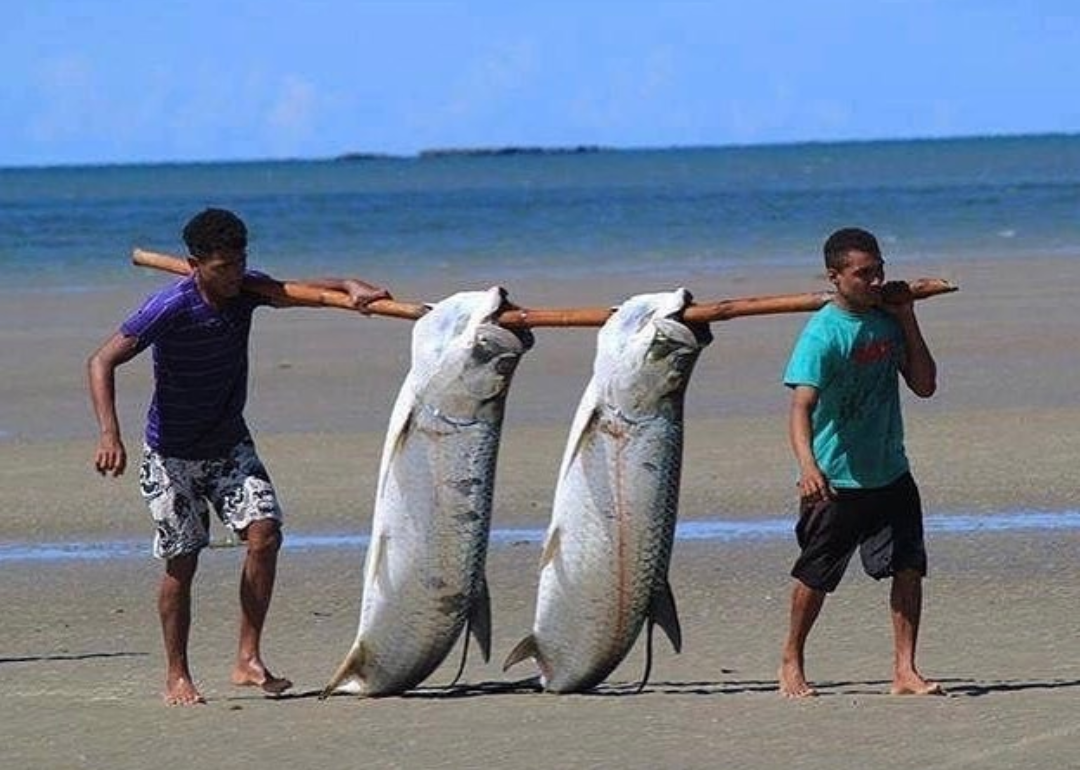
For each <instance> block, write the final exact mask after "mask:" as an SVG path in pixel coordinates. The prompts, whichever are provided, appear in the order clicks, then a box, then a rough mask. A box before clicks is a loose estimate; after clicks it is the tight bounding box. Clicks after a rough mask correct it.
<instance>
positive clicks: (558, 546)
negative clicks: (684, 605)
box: [503, 289, 712, 692]
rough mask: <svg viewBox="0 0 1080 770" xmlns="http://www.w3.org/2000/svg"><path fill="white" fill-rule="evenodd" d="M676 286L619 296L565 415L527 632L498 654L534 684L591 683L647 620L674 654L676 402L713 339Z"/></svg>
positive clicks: (557, 687) (571, 688) (578, 687)
mask: <svg viewBox="0 0 1080 770" xmlns="http://www.w3.org/2000/svg"><path fill="white" fill-rule="evenodd" d="M689 302H690V295H689V293H688V292H687V291H686V290H685V289H678V290H676V291H673V292H669V293H663V294H644V295H639V296H637V297H633V298H631V299H629V300H627V301H626V302H625V303H623V305H622V306H620V307H619V309H618V310H617V311H616V313H615V314H614V315H612V317H611V318H609V319H608V321H607V323H605V324H604V326H603V328H602V329H601V330H600V334H599V336H598V342H597V353H596V359H595V363H594V366H593V376H592V379H591V381H590V382H589V384H588V386H587V388H586V390H585V394H584V395H583V397H582V400H581V403H580V405H579V407H578V411H577V414H576V415H575V416H574V422H573V426H572V428H571V431H570V437H569V441H568V443H567V446H566V451H565V453H564V455H563V460H562V466H561V468H560V470H559V480H558V484H557V486H556V490H555V501H554V508H553V511H552V519H551V524H550V526H549V528H548V532H547V538H546V541H545V543H544V549H543V556H542V558H541V570H540V586H539V591H538V596H537V602H536V615H535V619H534V621H533V628H532V633H531V634H530V635H529V636H527V637H525V639H523V640H522V641H521V642H520V643H519V644H518V645H517V647H515V648H514V650H513V651H512V652H511V653H510V655H509V656H508V657H507V660H506V663H505V665H504V667H503V668H504V670H505V669H506V668H509V667H510V666H512V665H514V664H515V663H517V662H519V661H521V660H524V659H526V658H533V659H534V660H535V661H536V663H537V665H538V666H539V669H540V681H541V684H542V686H543V687H544V689H546V690H549V691H552V692H579V691H582V690H587V689H590V688H592V687H595V686H596V685H598V684H599V683H600V682H602V681H603V680H604V679H605V678H607V676H608V675H609V674H610V673H611V672H612V671H613V670H614V669H615V667H616V666H618V665H619V663H620V662H621V661H622V660H623V658H625V657H626V654H627V653H628V652H629V651H630V648H631V647H632V646H633V644H634V641H635V640H636V639H637V637H638V635H639V633H640V631H641V628H642V625H643V624H644V623H645V622H646V621H648V633H647V637H648V642H649V649H648V650H647V654H646V658H647V663H646V672H645V675H644V678H643V680H642V686H644V683H645V681H646V680H647V679H648V666H649V665H650V664H651V638H652V627H653V625H654V624H659V625H660V626H661V628H663V629H664V631H665V632H666V633H667V635H668V637H669V639H670V640H671V642H672V645H673V646H674V647H675V650H676V651H678V650H679V649H680V647H681V644H682V641H681V632H680V629H679V620H678V615H677V613H676V610H675V602H674V597H673V596H672V593H671V587H670V586H669V585H668V579H667V574H668V564H669V561H670V556H671V545H672V540H673V539H674V535H675V518H676V512H677V508H678V497H679V473H680V466H681V461H682V445H683V400H684V394H685V392H686V385H687V382H688V380H689V378H690V374H691V371H692V370H693V366H694V363H695V362H696V361H697V358H698V354H699V353H700V352H701V350H702V349H703V348H704V347H705V345H707V344H708V343H709V342H710V341H711V339H712V335H711V334H710V332H709V329H708V326H700V327H694V328H692V327H690V326H687V325H686V324H684V323H682V322H681V321H679V320H677V318H678V317H679V316H680V314H681V313H682V311H683V309H684V308H685V307H686V305H687V304H688V303H689Z"/></svg>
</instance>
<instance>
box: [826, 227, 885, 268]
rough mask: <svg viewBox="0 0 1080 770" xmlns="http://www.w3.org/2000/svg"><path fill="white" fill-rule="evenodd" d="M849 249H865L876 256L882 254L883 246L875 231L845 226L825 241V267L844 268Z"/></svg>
mask: <svg viewBox="0 0 1080 770" xmlns="http://www.w3.org/2000/svg"><path fill="white" fill-rule="evenodd" d="M849 251H865V252H866V253H867V254H873V255H874V256H875V257H880V256H881V247H880V246H878V242H877V238H875V237H874V235H873V233H870V232H868V231H867V230H863V229H861V228H858V227H845V228H843V229H840V230H837V231H836V232H834V233H833V234H832V235H830V236H829V238H828V240H827V241H825V248H824V252H825V267H827V268H829V269H830V270H843V269H844V265H846V264H847V255H848V252H849Z"/></svg>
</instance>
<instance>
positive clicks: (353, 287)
mask: <svg viewBox="0 0 1080 770" xmlns="http://www.w3.org/2000/svg"><path fill="white" fill-rule="evenodd" d="M343 285H344V287H345V291H347V292H348V293H349V301H350V302H352V305H353V307H355V308H356V309H357V310H359V311H360V312H361V313H363V314H364V315H370V313H371V311H370V310H368V305H370V304H371V303H372V302H374V301H375V300H379V299H393V297H392V296H390V292H388V291H387V290H386V289H383V288H381V287H379V286H374V285H372V284H370V283H367V282H366V281H360V280H357V279H355V278H347V279H346V280H345V281H343Z"/></svg>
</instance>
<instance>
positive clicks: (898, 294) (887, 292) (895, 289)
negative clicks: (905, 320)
mask: <svg viewBox="0 0 1080 770" xmlns="http://www.w3.org/2000/svg"><path fill="white" fill-rule="evenodd" d="M914 304H915V295H914V293H912V291H911V287H910V286H908V284H907V281H888V282H886V283H885V285H884V286H882V287H881V309H882V310H884V311H885V312H887V313H891V314H892V315H900V314H901V313H909V312H911V311H912V310H913V309H914Z"/></svg>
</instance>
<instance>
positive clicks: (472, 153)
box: [0, 131, 1080, 171]
mask: <svg viewBox="0 0 1080 770" xmlns="http://www.w3.org/2000/svg"><path fill="white" fill-rule="evenodd" d="M1052 138H1080V131H1046V132H1021V133H984V134H948V135H923V136H908V137H900V136H896V137H878V138H850V139H798V140H790V141H774V142H756V143H755V142H748V143H738V142H736V143H729V144H667V145H604V144H584V143H582V144H551V145H546V144H492V145H460V146H442V147H428V148H422V149H419V150H416V151H415V152H411V153H393V152H379V151H367V150H345V151H342V152H340V153H337V154H335V155H318V156H308V157H305V156H280V157H249V158H243V157H236V158H217V159H211V158H204V159H190V160H168V159H164V160H122V161H63V162H57V163H27V164H19V163H14V164H8V163H0V171H38V170H50V169H92V168H130V167H136V166H138V167H156V166H217V165H222V166H227V165H238V166H239V165H254V164H262V163H280V164H286V163H363V162H383V161H390V162H401V161H409V162H416V161H426V162H430V161H432V160H440V159H443V158H446V157H454V156H465V157H505V156H518V155H575V154H582V155H592V154H599V153H616V152H674V151H692V150H750V149H768V148H781V147H807V146H828V145H833V146H840V145H863V144H901V143H911V142H925V143H949V142H967V141H995V140H998V141H1000V140H1021V139H1052Z"/></svg>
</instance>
